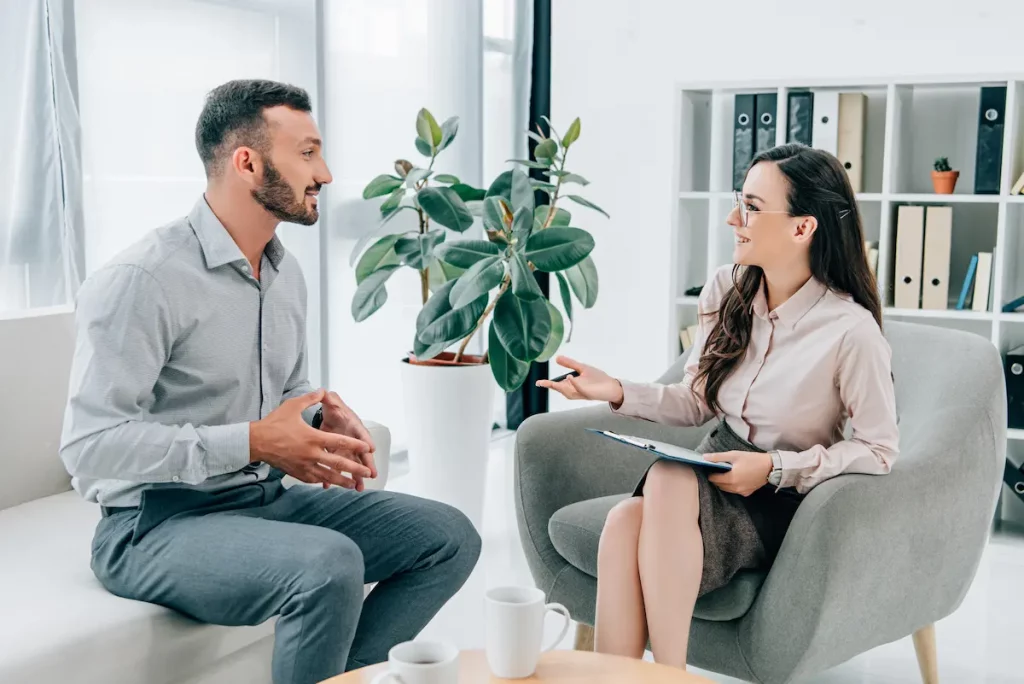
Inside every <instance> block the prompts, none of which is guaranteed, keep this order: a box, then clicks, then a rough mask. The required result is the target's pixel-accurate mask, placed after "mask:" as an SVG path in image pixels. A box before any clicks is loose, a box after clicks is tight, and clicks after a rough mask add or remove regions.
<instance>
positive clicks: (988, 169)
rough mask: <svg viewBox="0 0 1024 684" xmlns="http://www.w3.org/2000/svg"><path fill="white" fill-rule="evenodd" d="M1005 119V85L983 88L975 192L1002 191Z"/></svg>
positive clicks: (991, 192) (979, 118)
mask: <svg viewBox="0 0 1024 684" xmlns="http://www.w3.org/2000/svg"><path fill="white" fill-rule="evenodd" d="M1005 120H1006V86H991V87H985V88H982V89H981V103H980V105H979V107H978V149H977V154H976V156H975V163H974V193H975V194H977V195H995V194H998V193H999V172H1000V168H1001V167H1002V163H1003V129H1004V128H1005V127H1006V126H1005V123H1004V122H1005Z"/></svg>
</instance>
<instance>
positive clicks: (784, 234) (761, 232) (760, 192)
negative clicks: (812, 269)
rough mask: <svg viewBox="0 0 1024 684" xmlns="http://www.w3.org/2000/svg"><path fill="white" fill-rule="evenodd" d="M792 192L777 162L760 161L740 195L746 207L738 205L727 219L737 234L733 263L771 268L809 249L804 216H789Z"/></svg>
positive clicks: (748, 177) (780, 265) (791, 259)
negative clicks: (802, 224) (803, 222)
mask: <svg viewBox="0 0 1024 684" xmlns="http://www.w3.org/2000/svg"><path fill="white" fill-rule="evenodd" d="M788 193H789V182H788V181H787V180H786V177H785V176H784V175H783V173H782V172H781V171H779V167H778V166H777V165H776V164H775V163H773V162H759V163H757V164H755V165H754V166H753V168H751V169H750V171H749V172H748V173H747V178H746V180H745V181H744V182H743V190H742V192H741V194H740V200H739V201H740V202H741V203H742V206H741V207H734V208H733V210H732V211H731V212H729V217H728V219H727V221H726V223H728V224H729V225H730V226H732V228H733V232H734V235H735V247H734V249H733V263H736V264H743V265H746V266H760V267H761V268H763V269H766V270H771V269H773V268H779V267H784V266H786V265H787V264H789V263H790V262H792V261H793V260H794V258H797V257H799V256H801V255H802V253H803V252H804V251H805V250H806V249H808V246H809V244H810V243H809V240H804V239H802V237H803V236H802V233H801V231H800V229H799V227H800V224H801V219H800V218H794V217H793V216H790V215H789V211H788V205H789V203H788V201H787V195H788ZM744 213H746V225H744V220H743V214H744ZM808 237H809V236H808Z"/></svg>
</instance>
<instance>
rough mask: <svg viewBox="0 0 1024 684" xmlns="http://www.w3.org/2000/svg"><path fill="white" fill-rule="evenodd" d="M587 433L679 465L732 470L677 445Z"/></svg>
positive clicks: (607, 434) (611, 433) (724, 470)
mask: <svg viewBox="0 0 1024 684" xmlns="http://www.w3.org/2000/svg"><path fill="white" fill-rule="evenodd" d="M585 429H586V430H587V432H593V433H595V434H598V435H601V436H602V437H607V438H608V439H613V440H615V441H616V442H621V443H622V444H625V445H627V446H630V447H632V448H634V449H642V450H644V451H646V452H648V453H651V454H654V455H656V456H657V457H658V458H663V459H666V460H669V461H677V462H679V463H686V464H687V465H691V466H695V467H698V468H707V469H709V470H717V471H722V472H728V471H730V470H732V464H731V463H712V462H711V461H706V460H704V456H702V455H701V454H699V453H697V452H696V451H694V450H693V449H687V448H686V447H681V446H676V445H675V444H668V443H666V442H657V441H654V440H651V439H643V438H642V437H633V436H631V435H620V434H618V433H615V432H612V431H610V430H596V429H594V428H585Z"/></svg>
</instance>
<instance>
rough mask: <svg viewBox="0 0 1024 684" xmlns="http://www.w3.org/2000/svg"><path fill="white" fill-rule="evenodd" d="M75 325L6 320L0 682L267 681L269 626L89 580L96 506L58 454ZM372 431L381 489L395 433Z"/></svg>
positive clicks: (57, 317)
mask: <svg viewBox="0 0 1024 684" xmlns="http://www.w3.org/2000/svg"><path fill="white" fill-rule="evenodd" d="M73 323H74V315H73V313H71V312H70V311H68V310H67V309H62V310H47V311H40V312H33V313H31V314H26V315H19V316H18V317H17V318H0V682H4V684H22V683H26V684H29V683H30V684H67V682H80V683H82V684H93V683H95V684H100V683H102V684H141V683H143V682H145V683H146V684H172V683H173V684H186V683H187V684H199V683H203V684H207V683H209V684H213V683H214V682H217V683H220V684H231V683H234V682H237V683H238V684H242V683H243V682H244V684H264V683H265V684H269V683H270V681H271V680H270V658H271V652H272V649H273V629H274V627H273V620H271V621H268V622H267V623H264V624H262V625H259V626H257V627H217V626H211V625H201V624H198V623H196V622H194V621H192V620H190V619H188V618H186V617H184V616H182V615H180V614H177V613H175V612H174V611H171V610H168V609H165V608H162V607H160V606H156V605H152V604H148V603H142V602H139V601H129V600H126V599H122V598H118V597H116V596H113V595H111V594H110V593H108V592H107V591H106V590H105V589H104V588H103V587H102V586H101V585H100V584H99V582H98V581H97V580H96V578H95V577H94V576H93V574H92V570H91V569H90V567H89V561H90V545H91V541H92V536H93V531H94V529H95V527H96V523H97V521H98V520H99V517H100V513H99V507H98V506H96V505H95V504H91V503H88V502H86V501H84V500H83V499H82V498H81V497H80V496H79V495H78V494H77V493H76V492H74V491H71V485H70V478H69V477H68V474H67V472H66V471H65V470H64V466H63V464H62V463H61V461H60V457H59V456H58V446H59V443H60V432H61V424H62V421H63V415H64V404H65V401H66V399H67V384H68V375H69V370H70V366H71V356H72V352H73V347H74V326H73ZM367 426H368V427H369V428H370V431H371V433H372V434H373V438H374V441H375V442H376V445H377V454H378V456H377V464H378V470H379V471H380V477H378V478H377V479H376V480H375V481H373V483H372V485H371V486H373V487H376V488H381V487H383V486H384V484H385V483H386V481H387V470H388V458H387V455H388V453H389V452H390V446H391V435H390V433H389V432H388V430H387V428H385V427H383V426H380V425H376V424H368V425H367ZM368 484H369V483H368Z"/></svg>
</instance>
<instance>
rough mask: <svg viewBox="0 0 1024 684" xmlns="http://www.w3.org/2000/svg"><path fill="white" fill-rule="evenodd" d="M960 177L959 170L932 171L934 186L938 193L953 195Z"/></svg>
mask: <svg viewBox="0 0 1024 684" xmlns="http://www.w3.org/2000/svg"><path fill="white" fill-rule="evenodd" d="M959 177H960V172H959V171H932V187H934V188H935V192H936V194H939V195H951V194H953V188H955V187H956V180H957V178H959Z"/></svg>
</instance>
